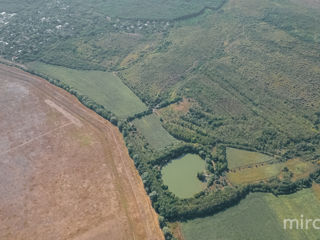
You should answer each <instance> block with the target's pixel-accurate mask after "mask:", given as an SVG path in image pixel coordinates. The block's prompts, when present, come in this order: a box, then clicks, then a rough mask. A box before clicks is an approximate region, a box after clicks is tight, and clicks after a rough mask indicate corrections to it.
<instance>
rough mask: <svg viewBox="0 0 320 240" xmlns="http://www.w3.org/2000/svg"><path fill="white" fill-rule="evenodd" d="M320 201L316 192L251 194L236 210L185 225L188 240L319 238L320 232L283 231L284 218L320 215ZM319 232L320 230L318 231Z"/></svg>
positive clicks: (184, 230) (233, 208) (183, 224)
mask: <svg viewBox="0 0 320 240" xmlns="http://www.w3.org/2000/svg"><path fill="white" fill-rule="evenodd" d="M319 204H320V201H319V199H318V198H317V197H316V195H315V193H314V190H313V189H305V190H302V191H300V192H298V193H295V194H292V195H286V196H280V197H275V196H274V195H272V194H264V193H255V194H250V195H249V196H248V197H247V198H246V199H245V200H243V201H241V202H240V204H238V205H237V206H235V207H232V208H230V209H227V210H226V211H224V212H221V213H218V214H216V215H214V216H210V217H206V218H199V219H195V220H192V221H188V222H185V223H182V224H181V225H182V233H183V235H184V238H185V240H193V239H197V240H217V239H223V240H243V239H246V240H256V239H259V240H264V239H266V240H267V239H268V240H269V239H273V240H289V239H290V240H291V239H292V240H295V239H297V240H298V239H305V240H308V239H310V240H314V239H319V233H318V232H317V230H313V229H309V230H284V229H283V219H284V218H298V219H300V215H301V214H303V215H304V216H305V218H313V219H314V218H318V217H319V216H320V207H319ZM318 231H319V230H318Z"/></svg>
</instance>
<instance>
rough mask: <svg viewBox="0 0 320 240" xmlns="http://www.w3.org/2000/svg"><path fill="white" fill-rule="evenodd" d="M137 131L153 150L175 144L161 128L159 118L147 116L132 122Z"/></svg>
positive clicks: (172, 138)
mask: <svg viewBox="0 0 320 240" xmlns="http://www.w3.org/2000/svg"><path fill="white" fill-rule="evenodd" d="M133 122H134V125H135V126H136V127H137V129H138V130H139V131H140V132H141V133H142V135H143V136H144V137H145V138H146V139H147V141H148V143H150V145H151V146H152V147H153V148H155V149H160V148H164V147H166V146H169V145H171V144H174V143H175V142H177V140H176V139H175V138H174V137H172V136H171V135H170V134H169V133H168V132H167V131H166V130H165V129H164V128H163V127H162V126H161V122H160V119H159V117H157V116H156V115H149V116H146V117H143V118H141V119H136V120H134V121H133Z"/></svg>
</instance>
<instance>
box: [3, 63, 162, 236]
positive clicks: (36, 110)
mask: <svg viewBox="0 0 320 240" xmlns="http://www.w3.org/2000/svg"><path fill="white" fill-rule="evenodd" d="M0 130H1V135H0V223H1V224H0V239H2V240H9V239H10V240H29V239H30V240H31V239H32V240H43V239H46V240H51V239H52V240H57V239H59V240H64V239H68V240H70V239H72V240H86V239H90V240H100V239H123V240H128V239H148V240H149V239H163V235H162V233H161V230H160V228H159V225H158V220H157V215H156V213H155V212H154V210H153V208H152V206H151V203H150V200H149V198H148V197H147V195H146V193H145V191H144V188H143V184H142V181H141V179H140V177H139V175H138V173H137V171H136V169H135V167H134V164H133V161H132V160H131V159H130V157H129V155H128V153H127V149H126V147H125V145H124V142H123V139H122V136H121V134H120V132H119V131H118V129H117V128H116V127H114V126H112V125H111V124H110V123H109V122H107V121H105V120H104V119H102V118H100V117H99V116H97V115H96V114H95V113H94V112H92V111H90V110H88V109H86V108H85V107H84V106H82V105H81V104H80V103H79V102H78V101H77V100H76V99H75V98H74V97H73V96H71V95H69V94H68V93H66V92H65V91H63V90H61V89H59V88H56V87H54V86H52V85H50V84H49V83H48V82H46V81H45V80H43V79H40V78H38V77H34V76H32V75H29V74H27V73H24V72H23V71H20V70H17V69H15V68H11V67H7V66H4V65H0Z"/></svg>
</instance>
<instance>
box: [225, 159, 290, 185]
mask: <svg viewBox="0 0 320 240" xmlns="http://www.w3.org/2000/svg"><path fill="white" fill-rule="evenodd" d="M283 166H284V164H282V163H276V164H265V165H263V166H259V167H255V166H254V167H248V168H244V169H241V170H233V171H230V172H229V173H227V176H228V179H229V181H230V182H231V183H232V184H234V185H239V184H248V183H254V182H258V181H262V180H267V179H269V178H271V177H275V176H277V175H279V173H280V172H281V168H282V167H283Z"/></svg>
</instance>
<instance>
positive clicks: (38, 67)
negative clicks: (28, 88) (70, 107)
mask: <svg viewBox="0 0 320 240" xmlns="http://www.w3.org/2000/svg"><path fill="white" fill-rule="evenodd" d="M29 66H30V68H31V69H33V70H34V71H36V72H39V73H41V74H44V75H46V76H48V77H50V78H53V79H58V80H60V81H62V82H63V83H65V84H67V85H69V86H70V87H72V88H73V89H75V90H76V91H77V92H79V93H80V94H82V95H85V96H89V97H90V98H91V99H93V100H94V101H96V102H97V103H98V104H101V105H102V106H104V107H105V108H106V109H107V110H109V111H111V112H113V113H114V114H116V115H117V116H118V117H120V118H126V117H128V116H130V115H134V114H136V113H139V112H142V111H145V110H146V109H147V108H146V106H145V105H144V104H143V103H142V102H141V101H140V99H139V98H138V97H137V96H136V95H135V94H134V93H133V92H132V91H131V90H130V89H129V88H128V87H127V86H126V85H124V84H123V83H122V81H121V79H120V78H118V77H117V76H115V75H114V74H113V73H109V72H102V71H84V70H74V69H69V68H64V67H59V66H53V65H48V64H44V63H40V62H35V63H32V64H29Z"/></svg>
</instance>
